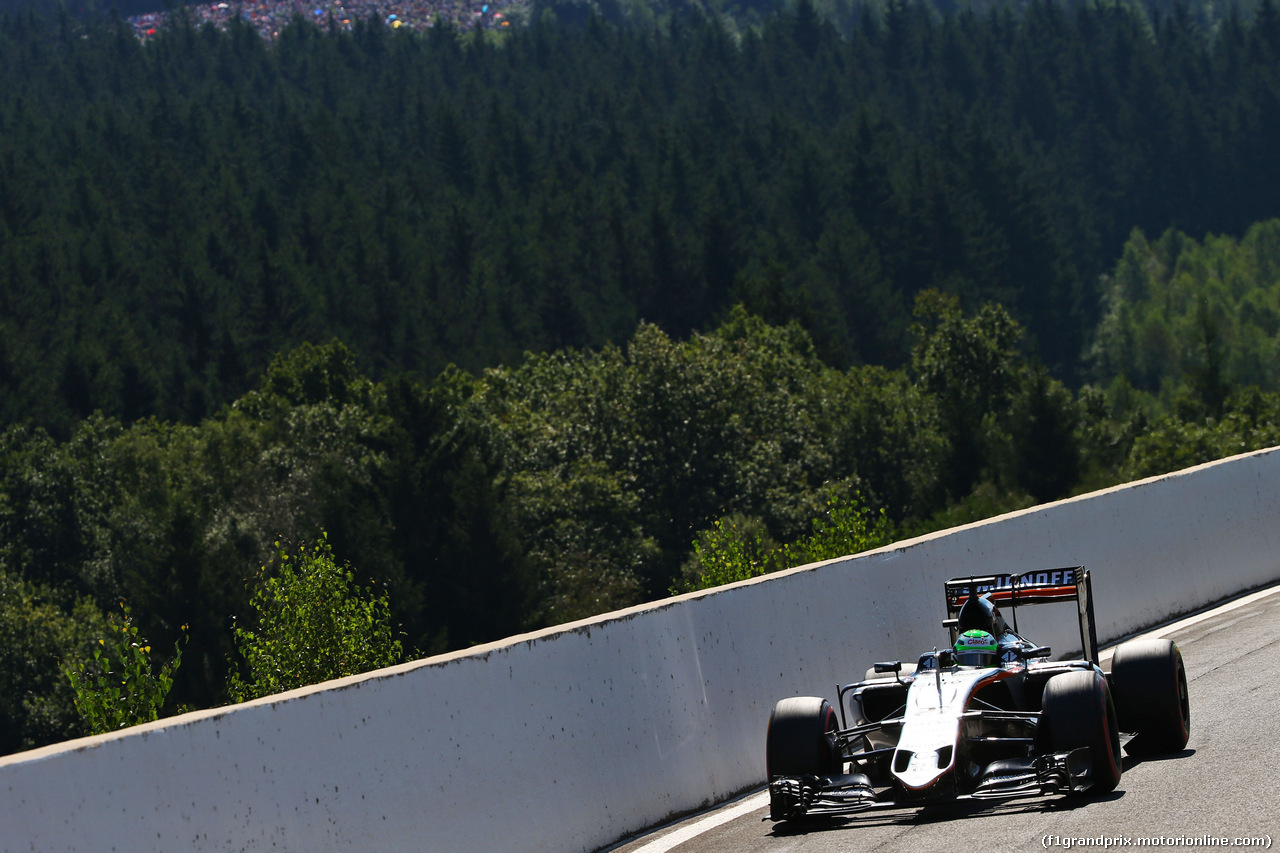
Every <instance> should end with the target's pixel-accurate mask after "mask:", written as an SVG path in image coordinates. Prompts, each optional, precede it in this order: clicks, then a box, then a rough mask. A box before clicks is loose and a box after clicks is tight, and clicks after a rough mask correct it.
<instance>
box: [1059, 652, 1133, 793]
mask: <svg viewBox="0 0 1280 853" xmlns="http://www.w3.org/2000/svg"><path fill="white" fill-rule="evenodd" d="M1043 708H1044V712H1043V714H1042V715H1041V717H1040V725H1041V726H1044V727H1045V732H1044V738H1045V741H1044V742H1045V743H1046V745H1047V747H1048V749H1049V751H1051V752H1070V751H1071V750H1073V749H1080V748H1081V747H1087V748H1088V750H1089V758H1090V767H1091V769H1090V773H1091V780H1090V781H1091V784H1090V786H1089V788H1088V793H1090V794H1106V793H1108V792H1110V791H1112V790H1114V789H1115V787H1116V785H1118V784H1119V783H1120V774H1121V773H1122V772H1123V768H1122V767H1121V765H1120V728H1119V726H1118V725H1117V723H1116V709H1115V705H1114V704H1113V703H1112V701H1111V691H1110V689H1109V688H1108V687H1107V680H1106V679H1105V678H1103V676H1102V674H1101V673H1099V672H1097V671H1096V670H1092V669H1090V670H1079V671H1076V672H1064V673H1062V674H1061V675H1055V676H1054V677H1053V678H1050V679H1049V681H1048V682H1047V683H1046V684H1045V686H1044V699H1043Z"/></svg>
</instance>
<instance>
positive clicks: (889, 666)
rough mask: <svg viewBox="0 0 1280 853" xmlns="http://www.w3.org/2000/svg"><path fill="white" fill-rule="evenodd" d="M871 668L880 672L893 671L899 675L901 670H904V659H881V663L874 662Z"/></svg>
mask: <svg viewBox="0 0 1280 853" xmlns="http://www.w3.org/2000/svg"><path fill="white" fill-rule="evenodd" d="M871 668H872V669H874V670H875V671H876V672H878V673H885V672H892V673H893V674H894V675H897V674H898V673H899V672H902V661H900V660H891V661H881V662H880V663H875V664H872V665H871Z"/></svg>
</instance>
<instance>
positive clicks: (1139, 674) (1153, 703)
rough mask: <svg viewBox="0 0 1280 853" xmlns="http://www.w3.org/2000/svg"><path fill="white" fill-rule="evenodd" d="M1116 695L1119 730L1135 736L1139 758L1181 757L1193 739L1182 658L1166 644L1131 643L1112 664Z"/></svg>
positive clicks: (1133, 744) (1150, 641) (1132, 746)
mask: <svg viewBox="0 0 1280 853" xmlns="http://www.w3.org/2000/svg"><path fill="white" fill-rule="evenodd" d="M1111 690H1112V694H1113V695H1114V696H1115V700H1116V714H1117V716H1118V718H1119V721H1120V730H1121V731H1125V732H1135V733H1136V737H1134V738H1133V740H1131V741H1129V743H1128V745H1127V746H1126V749H1127V750H1128V751H1129V752H1130V753H1133V754H1135V755H1141V754H1160V753H1169V752H1179V751H1181V750H1182V749H1184V748H1185V747H1186V745H1187V739H1188V738H1189V737H1190V736H1191V704H1190V702H1189V701H1188V696H1187V670H1186V667H1185V666H1183V663H1182V652H1180V651H1179V650H1178V646H1177V644H1176V643H1174V642H1173V641H1172V640H1167V639H1164V638H1158V639H1147V640H1132V641H1130V642H1128V643H1124V644H1123V645H1121V646H1120V647H1119V648H1118V649H1116V653H1115V656H1114V657H1112V658H1111Z"/></svg>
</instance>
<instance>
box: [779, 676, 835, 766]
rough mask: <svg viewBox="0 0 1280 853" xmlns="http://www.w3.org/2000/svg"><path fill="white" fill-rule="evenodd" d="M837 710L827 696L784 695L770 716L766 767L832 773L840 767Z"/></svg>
mask: <svg viewBox="0 0 1280 853" xmlns="http://www.w3.org/2000/svg"><path fill="white" fill-rule="evenodd" d="M835 730H836V712H835V711H834V710H833V709H832V707H831V704H830V703H829V702H827V700H826V699H820V698H818V697H817V696H795V697H792V698H791V699H783V700H782V701H781V702H779V703H778V704H777V705H776V706H775V707H774V709H773V713H772V714H771V715H770V716H769V730H768V733H767V734H766V736H765V740H766V743H765V767H766V769H767V771H768V773H769V778H770V779H773V778H775V777H777V776H829V775H831V774H833V773H838V772H839V770H840V766H839V762H838V760H837V758H838V756H837V755H836V748H835V737H834V733H835Z"/></svg>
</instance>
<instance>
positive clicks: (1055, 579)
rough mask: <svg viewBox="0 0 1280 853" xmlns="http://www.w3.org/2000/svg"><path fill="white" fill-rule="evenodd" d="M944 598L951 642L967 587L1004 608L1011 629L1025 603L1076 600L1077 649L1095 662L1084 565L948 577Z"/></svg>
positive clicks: (1095, 638)
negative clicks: (1077, 617)
mask: <svg viewBox="0 0 1280 853" xmlns="http://www.w3.org/2000/svg"><path fill="white" fill-rule="evenodd" d="M944 589H945V591H946V597H947V621H946V622H945V623H944V624H945V625H947V627H949V628H950V629H951V633H952V637H951V640H952V642H953V643H954V642H955V639H956V638H955V630H956V629H955V624H956V619H957V618H958V617H959V615H960V608H961V607H962V606H963V605H964V602H965V600H966V599H967V598H968V597H969V592H970V590H971V589H973V590H976V592H977V595H978V596H980V597H985V596H990V598H991V602H992V603H993V604H995V605H996V606H997V607H1001V608H1007V610H1008V612H1009V613H1010V615H1011V617H1012V618H1011V619H1010V620H1009V621H1010V623H1011V624H1012V625H1013V630H1014V631H1015V632H1016V631H1017V630H1018V608H1019V607H1024V606H1026V605H1029V604H1053V603H1057V602H1064V601H1074V602H1075V603H1076V613H1077V615H1078V616H1079V619H1080V648H1081V649H1083V650H1084V657H1085V658H1086V659H1087V660H1089V661H1092V662H1093V663H1095V664H1096V663H1098V634H1097V631H1096V629H1095V627H1094V621H1093V588H1092V582H1091V580H1090V576H1089V571H1088V570H1087V569H1085V567H1084V566H1072V567H1069V568H1063V569H1045V570H1043V571H1034V572H1027V573H1025V574H1021V575H971V576H969V577H962V578H952V579H951V580H949V581H947V582H946V583H945V584H944Z"/></svg>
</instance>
